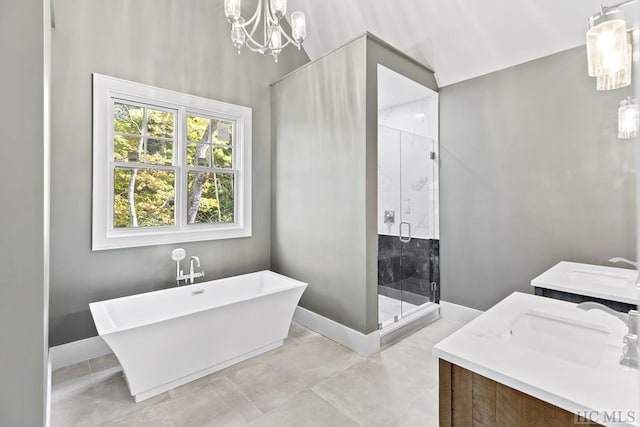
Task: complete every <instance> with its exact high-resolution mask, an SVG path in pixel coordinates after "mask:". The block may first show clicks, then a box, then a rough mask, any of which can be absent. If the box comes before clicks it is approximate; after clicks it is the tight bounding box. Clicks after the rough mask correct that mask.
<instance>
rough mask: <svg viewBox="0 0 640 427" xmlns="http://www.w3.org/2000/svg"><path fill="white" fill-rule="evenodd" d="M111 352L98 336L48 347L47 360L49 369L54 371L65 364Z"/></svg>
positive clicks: (68, 364)
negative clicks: (49, 365)
mask: <svg viewBox="0 0 640 427" xmlns="http://www.w3.org/2000/svg"><path fill="white" fill-rule="evenodd" d="M110 353H113V352H112V351H111V349H110V348H109V346H108V345H107V344H106V343H105V342H104V340H103V339H102V338H100V337H99V336H95V337H91V338H87V339H84V340H80V341H74V342H70V343H68V344H62V345H58V346H55V347H51V348H50V349H49V360H50V361H51V369H52V370H53V371H55V370H56V369H59V368H64V367H65V366H70V365H75V364H76V363H80V362H85V361H87V360H91V359H95V358H96V357H100V356H104V355H105V354H110Z"/></svg>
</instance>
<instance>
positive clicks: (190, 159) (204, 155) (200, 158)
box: [187, 144, 211, 168]
mask: <svg viewBox="0 0 640 427" xmlns="http://www.w3.org/2000/svg"><path fill="white" fill-rule="evenodd" d="M187 165H189V166H202V167H207V168H208V167H211V146H210V145H207V144H189V145H188V146H187Z"/></svg>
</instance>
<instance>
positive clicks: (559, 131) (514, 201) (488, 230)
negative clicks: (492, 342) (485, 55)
mask: <svg viewBox="0 0 640 427" xmlns="http://www.w3.org/2000/svg"><path fill="white" fill-rule="evenodd" d="M632 92H633V91H632V89H631V88H624V89H619V90H615V91H606V92H598V91H596V89H595V80H594V79H593V78H590V77H588V76H587V70H586V52H585V48H584V47H579V48H575V49H571V50H568V51H565V52H561V53H558V54H555V55H551V56H548V57H545V58H542V59H539V60H535V61H532V62H528V63H526V64H522V65H518V66H515V67H512V68H509V69H506V70H503V71H499V72H495V73H492V74H489V75H486V76H482V77H478V78H475V79H472V80H468V81H465V82H462V83H458V84H455V85H451V86H447V87H444V88H442V89H441V90H440V145H441V165H442V166H441V167H442V169H441V191H440V195H441V212H440V218H441V238H442V241H441V246H440V248H441V269H442V299H443V300H445V301H449V302H453V303H457V304H462V305H465V306H469V307H473V308H477V309H482V310H484V309H487V308H489V307H490V306H492V305H493V304H495V303H496V302H498V301H499V300H500V299H502V298H503V297H505V296H507V295H508V294H510V293H511V292H513V291H522V292H531V289H530V286H529V282H530V281H531V279H532V278H534V277H535V276H537V275H538V274H540V273H542V272H543V271H545V270H546V269H548V268H550V267H551V266H553V265H554V264H556V263H557V262H559V261H562V260H566V261H576V262H586V263H595V264H606V261H607V260H608V259H609V258H610V257H613V256H624V257H627V258H630V259H635V248H636V221H635V196H634V194H635V193H634V182H635V172H636V169H637V167H636V162H635V155H634V144H633V143H632V142H629V141H624V140H618V139H617V110H618V104H619V101H620V100H622V99H623V98H624V97H625V96H627V95H630V94H631V93H632Z"/></svg>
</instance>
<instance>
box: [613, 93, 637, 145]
mask: <svg viewBox="0 0 640 427" xmlns="http://www.w3.org/2000/svg"><path fill="white" fill-rule="evenodd" d="M638 133H640V105H638V103H637V102H636V99H635V98H634V97H632V96H629V97H627V98H626V99H623V100H622V101H620V108H619V109H618V138H621V139H630V138H635V137H637V136H638Z"/></svg>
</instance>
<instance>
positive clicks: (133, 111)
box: [113, 102, 144, 135]
mask: <svg viewBox="0 0 640 427" xmlns="http://www.w3.org/2000/svg"><path fill="white" fill-rule="evenodd" d="M143 117H144V108H142V107H137V106H135V105H128V104H121V103H118V102H116V103H114V104H113V130H114V131H116V132H122V133H131V134H134V135H142V119H143Z"/></svg>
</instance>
